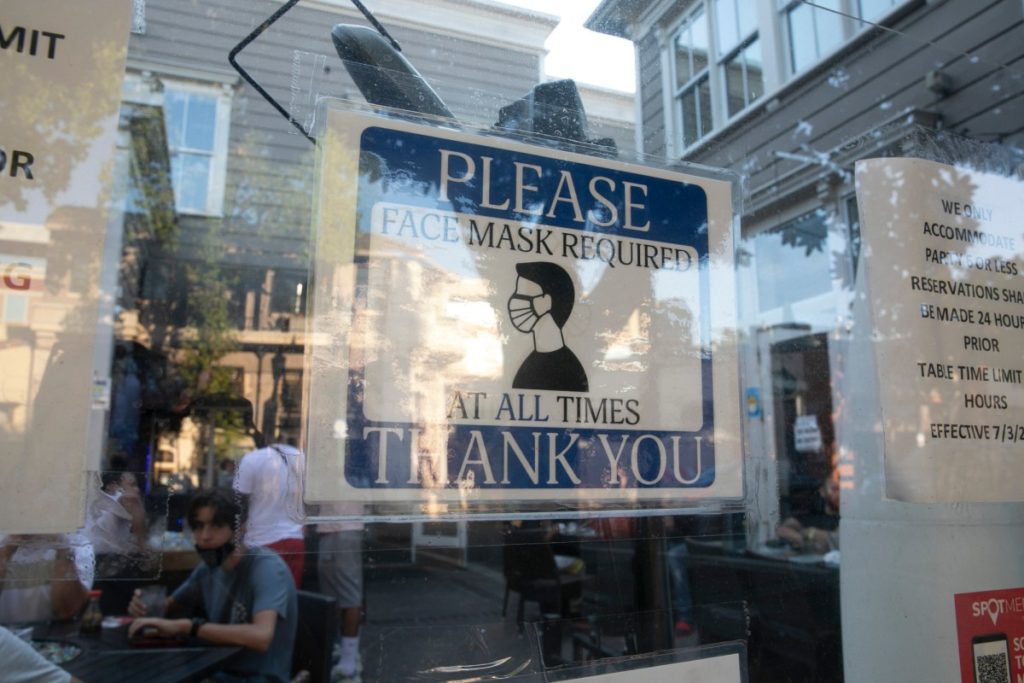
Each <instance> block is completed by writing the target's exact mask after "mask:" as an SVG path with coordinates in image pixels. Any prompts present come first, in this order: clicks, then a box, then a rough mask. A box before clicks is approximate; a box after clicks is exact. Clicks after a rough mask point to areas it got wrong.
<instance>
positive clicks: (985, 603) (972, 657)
mask: <svg viewBox="0 0 1024 683" xmlns="http://www.w3.org/2000/svg"><path fill="white" fill-rule="evenodd" d="M954 605H955V608H956V639H957V649H958V650H959V652H960V680H961V682H962V683H988V681H993V683H996V682H1005V681H1018V680H1020V679H1021V678H1024V589H1021V588H1010V589H1006V590H993V591H978V592H976V593H958V594H957V595H955V596H954Z"/></svg>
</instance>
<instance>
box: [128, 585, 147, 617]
mask: <svg viewBox="0 0 1024 683" xmlns="http://www.w3.org/2000/svg"><path fill="white" fill-rule="evenodd" d="M146 612H147V608H146V603H145V602H143V600H142V591H141V590H139V589H138V588H136V589H135V591H134V592H133V593H132V600H131V602H129V603H128V614H129V615H131V616H133V617H144V616H146Z"/></svg>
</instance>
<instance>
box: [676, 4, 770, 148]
mask: <svg viewBox="0 0 1024 683" xmlns="http://www.w3.org/2000/svg"><path fill="white" fill-rule="evenodd" d="M708 8H710V11H711V12H712V13H713V14H714V16H713V17H709V16H708V11H709V9H708ZM712 31H713V32H714V36H713V37H712V35H711V34H712ZM673 46H674V48H673V49H674V51H675V60H674V62H675V88H676V91H675V99H676V116H677V119H678V121H679V124H680V125H679V131H680V133H681V135H680V137H682V143H683V148H684V149H685V148H687V147H689V146H690V145H692V144H694V143H695V142H697V141H698V140H700V139H701V138H703V137H704V136H705V135H707V134H708V133H710V132H711V131H712V130H713V129H714V128H716V127H717V126H720V125H722V124H723V123H725V122H726V121H727V120H729V119H731V118H732V117H733V116H735V115H736V114H738V113H739V112H741V111H742V110H744V109H746V108H747V106H749V105H750V104H751V103H752V102H754V101H755V100H756V99H758V98H759V97H761V95H763V94H764V89H765V88H764V69H763V60H762V55H761V42H760V41H759V40H758V32H757V13H756V12H751V11H750V7H749V6H748V4H747V3H746V2H744V0H711V2H710V4H709V5H705V4H703V3H701V4H698V5H697V6H696V7H695V9H694V10H693V11H692V12H690V14H689V15H688V16H687V17H686V19H685V20H684V21H683V23H682V25H681V26H680V27H679V29H678V30H677V32H676V34H675V37H674V40H673ZM712 65H714V66H715V67H716V68H715V69H712V68H711V67H712Z"/></svg>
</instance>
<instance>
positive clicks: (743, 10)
mask: <svg viewBox="0 0 1024 683" xmlns="http://www.w3.org/2000/svg"><path fill="white" fill-rule="evenodd" d="M714 7H715V26H716V34H717V36H718V45H717V48H718V55H719V59H720V60H721V64H722V69H721V71H722V74H723V77H722V81H723V83H722V87H724V89H725V107H726V111H725V116H724V118H731V117H732V116H734V115H735V114H736V113H738V112H740V111H742V110H743V109H745V108H746V107H747V105H749V104H750V103H751V102H753V101H754V100H756V99H757V98H758V97H760V96H761V94H762V92H763V91H764V85H763V76H762V69H761V44H760V41H759V40H758V37H757V12H756V8H755V7H753V6H745V5H742V4H741V3H738V2H737V0H716V1H715V5H714Z"/></svg>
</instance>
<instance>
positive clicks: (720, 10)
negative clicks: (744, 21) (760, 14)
mask: <svg viewBox="0 0 1024 683" xmlns="http://www.w3.org/2000/svg"><path fill="white" fill-rule="evenodd" d="M714 6H715V26H716V27H717V32H716V33H717V36H718V52H719V53H720V54H725V53H727V52H730V51H731V50H732V49H733V48H734V47H736V45H738V44H739V42H740V38H742V35H741V34H740V19H739V14H740V12H738V11H737V9H738V8H737V7H736V0H715V5H714ZM745 9H746V10H747V11H748V12H749V11H750V9H751V8H749V7H748V8H745Z"/></svg>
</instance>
